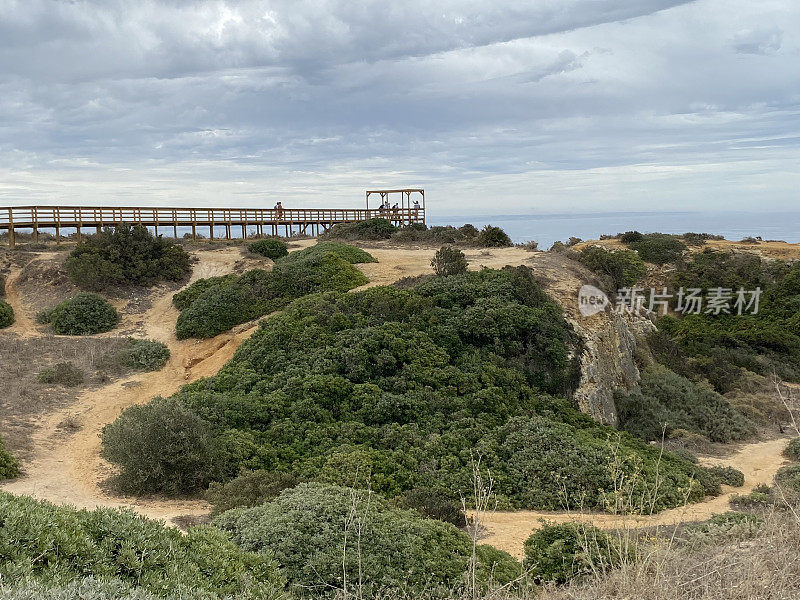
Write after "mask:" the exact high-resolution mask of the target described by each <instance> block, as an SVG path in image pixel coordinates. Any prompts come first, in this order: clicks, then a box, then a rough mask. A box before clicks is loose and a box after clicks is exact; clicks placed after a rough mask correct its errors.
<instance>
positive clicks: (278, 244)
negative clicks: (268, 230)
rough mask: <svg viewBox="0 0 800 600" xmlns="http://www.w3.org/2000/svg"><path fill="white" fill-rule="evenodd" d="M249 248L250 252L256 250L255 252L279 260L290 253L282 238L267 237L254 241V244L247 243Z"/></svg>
mask: <svg viewBox="0 0 800 600" xmlns="http://www.w3.org/2000/svg"><path fill="white" fill-rule="evenodd" d="M247 249H248V250H250V252H254V253H255V254H260V255H261V256H266V257H267V258H271V259H272V260H278V259H279V258H282V257H284V256H286V255H287V254H289V250H288V248H287V247H286V244H285V243H284V242H282V241H281V240H276V239H265V240H258V241H255V242H253V243H252V244H248V245H247Z"/></svg>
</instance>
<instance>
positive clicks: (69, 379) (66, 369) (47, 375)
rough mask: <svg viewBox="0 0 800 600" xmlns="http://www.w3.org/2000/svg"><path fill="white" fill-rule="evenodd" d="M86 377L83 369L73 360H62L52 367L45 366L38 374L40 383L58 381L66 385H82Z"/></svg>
mask: <svg viewBox="0 0 800 600" xmlns="http://www.w3.org/2000/svg"><path fill="white" fill-rule="evenodd" d="M84 379H85V377H84V374H83V371H82V370H81V369H79V368H78V367H76V366H75V365H74V364H72V363H71V362H61V363H57V364H55V365H53V366H52V367H45V368H44V369H42V370H41V371H39V374H38V375H37V376H36V380H37V381H38V382H39V383H48V384H54V383H57V384H59V385H66V386H75V385H80V384H81V383H83V382H84Z"/></svg>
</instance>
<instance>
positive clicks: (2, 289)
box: [0, 273, 6, 298]
mask: <svg viewBox="0 0 800 600" xmlns="http://www.w3.org/2000/svg"><path fill="white" fill-rule="evenodd" d="M5 297H6V276H5V275H3V274H2V273H0V298H5Z"/></svg>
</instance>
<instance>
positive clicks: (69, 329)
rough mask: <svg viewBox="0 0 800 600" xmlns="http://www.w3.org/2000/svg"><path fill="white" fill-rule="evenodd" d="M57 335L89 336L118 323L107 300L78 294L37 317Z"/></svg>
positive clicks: (97, 296)
mask: <svg viewBox="0 0 800 600" xmlns="http://www.w3.org/2000/svg"><path fill="white" fill-rule="evenodd" d="M38 318H39V319H40V320H44V321H46V322H48V323H50V325H51V326H52V327H53V331H54V332H55V333H56V334H58V335H91V334H94V333H103V332H106V331H111V330H112V329H114V327H116V326H117V324H118V323H119V321H120V317H119V313H118V312H117V309H116V308H114V307H113V306H112V305H111V304H110V303H109V302H108V300H106V299H105V298H103V297H102V296H99V295H98V294H93V293H91V292H80V293H79V294H78V295H76V296H75V297H74V298H70V299H69V300H64V302H62V303H61V304H59V305H58V306H56V307H55V308H54V309H52V310H49V311H45V312H44V313H43V314H41V315H40V316H39V317H38Z"/></svg>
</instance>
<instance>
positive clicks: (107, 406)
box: [0, 240, 786, 556]
mask: <svg viewBox="0 0 800 600" xmlns="http://www.w3.org/2000/svg"><path fill="white" fill-rule="evenodd" d="M313 243H314V240H305V241H302V242H296V243H295V245H296V246H297V247H305V246H308V245H311V244H313ZM368 250H369V252H370V253H371V254H373V256H375V257H376V258H377V259H378V261H379V262H378V263H369V264H365V265H359V266H360V268H361V269H362V270H363V271H364V273H365V274H366V275H367V276H368V277H369V279H370V283H369V284H367V286H365V287H368V286H374V285H384V284H388V283H392V282H394V281H396V280H397V279H399V278H401V277H405V276H414V275H419V274H423V273H429V272H430V257H431V256H432V254H433V250H432V249H431V248H406V247H403V248H393V247H388V246H385V247H371V248H368ZM466 255H467V259H468V260H469V263H470V268H474V269H477V268H480V267H481V266H485V267H495V268H497V267H502V266H504V265H521V264H527V265H529V266H533V267H534V269H535V270H537V269H541V270H544V271H545V274H546V275H548V276H550V279H551V283H550V287H549V291H550V292H551V293H556V294H558V293H559V292H564V293H572V292H573V291H574V290H575V289H577V288H576V287H575V286H574V281H569V278H567V277H566V276H563V277H559V276H560V275H561V274H560V273H553V272H552V264H550V263H549V259H548V255H547V254H545V253H531V252H527V251H525V250H522V249H519V248H499V249H492V250H467V251H466ZM195 256H196V257H197V258H198V261H199V262H198V263H196V264H195V267H194V271H193V275H192V278H191V281H195V280H197V279H200V278H203V277H211V276H215V275H222V274H225V273H230V272H232V271H233V269H234V265H235V264H236V263H237V261H239V260H241V258H242V255H241V251H240V249H239V248H238V247H227V248H223V249H220V250H213V251H199V252H196V253H195ZM34 260H37V259H34ZM548 267H550V270H551V272H549V273H547V272H546V271H547V270H548ZM19 272H20V269H15V270H13V271H12V273H11V274H10V277H9V282H8V285H7V298H6V299H7V301H8V302H9V303H10V304H11V305H12V307H13V308H14V311H15V315H16V322H15V324H14V325H13V326H12V327H11V328H9V329H7V330H6V331H7V332H12V333H15V334H17V335H23V336H28V337H35V336H39V335H42V334H41V333H40V332H39V331H38V330H37V327H36V325H35V322H34V319H33V316H32V314H31V313H30V311H29V310H28V308H27V307H26V303H25V301H24V299H23V298H21V297H20V293H19V291H18V289H17V286H16V285H15V279H16V277H17V276H18V275H19ZM177 317H178V311H177V310H176V309H175V308H174V307H173V305H172V294H165V295H163V296H162V297H160V298H158V299H157V300H156V301H155V302H154V304H153V306H152V307H151V308H150V309H149V310H148V311H147V312H146V314H145V315H144V318H143V323H144V326H143V329H144V331H143V334H144V335H145V336H146V337H148V338H151V339H155V340H159V341H162V342H164V343H165V344H167V346H168V347H169V349H170V352H171V358H170V360H169V362H168V363H167V365H166V366H165V367H164V368H163V369H162V370H161V371H159V372H156V373H141V374H135V375H132V376H130V377H126V378H124V379H120V380H116V381H114V382H112V383H110V384H109V385H106V386H103V387H101V388H95V389H92V390H89V391H86V392H84V393H82V394H80V395H79V396H78V397H77V398H76V401H75V403H74V404H73V405H71V406H67V407H65V408H61V409H58V410H56V411H54V412H52V413H49V414H44V415H42V416H41V418H40V421H39V427H38V428H37V429H36V431H35V433H34V434H33V440H32V441H33V445H34V457H33V459H32V460H31V461H30V462H29V463H27V464H25V465H24V472H23V475H22V476H20V477H19V478H17V479H15V480H12V481H9V482H5V483H3V484H2V485H0V488H2V489H3V490H4V491H7V492H11V493H15V494H26V495H30V496H34V497H36V498H41V499H45V500H49V501H51V502H55V503H58V504H69V505H73V506H76V507H79V508H95V507H98V506H105V507H129V508H131V509H133V510H135V511H137V512H139V513H141V514H143V515H146V516H148V517H151V518H156V519H163V520H165V521H170V520H172V519H174V518H175V517H178V516H189V515H191V516H202V515H205V514H207V513H208V510H209V506H208V504H207V503H206V502H203V501H201V500H171V499H164V498H134V497H121V496H115V495H113V494H112V493H111V492H109V491H108V490H107V489H106V488H105V487H104V486H103V485H102V484H103V482H104V481H106V480H107V479H108V477H109V476H110V475H111V474H112V473H113V470H112V468H111V466H110V465H109V464H108V463H106V462H105V461H104V460H102V459H101V458H100V432H101V430H102V428H103V426H104V425H106V424H107V423H110V422H111V421H113V420H114V419H115V418H116V417H117V416H118V415H119V414H120V412H121V411H122V410H123V409H125V408H127V407H128V406H132V405H134V404H142V403H146V402H148V401H149V400H150V399H152V398H153V397H155V396H159V395H160V396H168V395H170V394H172V393H174V392H176V391H177V390H178V389H179V388H180V386H181V385H183V384H185V383H187V382H190V381H194V380H196V379H198V378H201V377H206V376H210V375H214V374H215V373H217V371H218V370H219V369H220V367H222V365H223V364H225V362H227V361H228V360H229V359H230V358H231V357H232V356H233V354H234V352H235V351H236V349H237V348H238V347H239V345H240V344H241V343H242V342H243V341H244V340H246V339H247V338H248V337H249V336H250V335H251V334H252V333H253V332H254V331H255V329H256V327H257V323H256V322H252V323H246V324H244V325H240V326H239V327H237V328H235V329H234V330H233V331H231V332H227V333H224V334H221V335H219V336H217V337H215V338H213V339H209V340H201V341H198V340H178V339H177V338H176V337H175V321H176V319H177ZM124 322H125V317H124V316H123V324H124ZM0 335H5V333H0ZM67 418H69V419H73V420H74V419H75V418H77V419H78V420H79V422H80V429H79V430H78V431H77V432H75V433H74V434H71V435H69V436H66V435H65V434H64V432H63V430H61V429H60V428H59V424H61V423H62V422H63V421H64V420H65V419H67ZM785 444H786V440H785V439H777V440H770V441H766V442H756V443H752V444H746V445H742V446H740V447H739V448H738V449H736V450H735V451H734V452H732V453H731V455H730V456H729V457H727V458H724V459H719V458H705V459H703V462H704V463H707V464H712V463H714V464H726V465H731V466H734V467H736V468H738V469H740V470H741V471H742V472H744V474H745V486H744V488H735V489H734V488H726V489H725V491H724V494H723V495H722V496H719V497H717V498H710V499H708V500H706V501H704V502H700V503H695V504H691V505H688V506H686V507H685V508H679V509H674V510H669V511H664V512H661V513H659V514H657V515H653V516H649V517H639V518H636V519H635V526H637V527H638V526H641V527H644V526H652V525H658V524H671V523H678V522H681V521H691V520H699V519H706V518H708V517H710V516H711V515H712V514H715V513H720V512H724V511H725V510H727V509H728V500H729V497H730V495H731V494H732V493H745V492H747V491H749V490H751V489H752V488H753V487H755V486H756V485H757V484H759V483H770V482H771V481H772V478H773V476H774V474H775V472H776V471H777V470H778V469H779V468H780V466H781V465H782V464H783V463H784V459H783V457H782V456H781V451H782V450H783V448H784V447H785ZM540 518H546V519H549V520H551V521H565V520H570V519H575V518H580V519H582V520H586V521H591V522H593V523H595V524H597V525H599V526H603V527H614V526H619V525H621V520H620V518H619V517H615V516H613V515H578V514H575V513H566V512H564V513H548V512H535V511H517V512H495V513H493V514H490V515H487V516H486V517H485V519H484V524H485V526H486V533H487V536H486V537H485V539H484V540H483V541H484V542H486V543H490V544H493V545H495V546H496V547H498V548H501V549H503V550H506V551H508V552H510V553H512V554H513V555H515V556H521V554H522V543H523V542H524V540H525V539H526V538H527V537H528V535H530V532H531V531H532V530H533V529H535V528H536V527H538V526H539V519H540ZM632 519H633V518H632V517H627V519H626V520H625V521H626V523H628V524H630V523H631V522H633V521H632Z"/></svg>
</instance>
